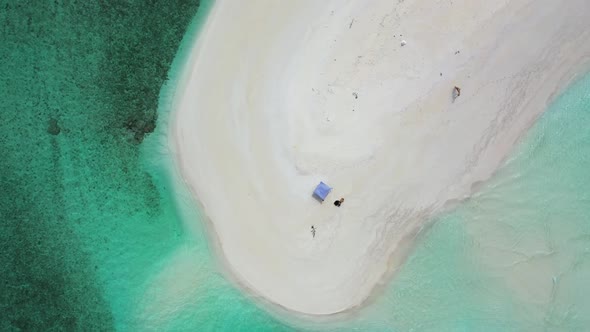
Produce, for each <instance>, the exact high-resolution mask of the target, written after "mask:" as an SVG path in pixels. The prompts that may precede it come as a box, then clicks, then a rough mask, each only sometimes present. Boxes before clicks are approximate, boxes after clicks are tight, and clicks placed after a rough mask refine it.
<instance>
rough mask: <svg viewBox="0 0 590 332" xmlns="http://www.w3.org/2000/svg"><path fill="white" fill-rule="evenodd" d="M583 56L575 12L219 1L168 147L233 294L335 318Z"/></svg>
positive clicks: (530, 119) (587, 5)
mask: <svg viewBox="0 0 590 332" xmlns="http://www.w3.org/2000/svg"><path fill="white" fill-rule="evenodd" d="M402 41H405V45H404V46H402ZM589 41H590V1H588V0H569V1H551V0H537V1H532V0H506V1H483V0H453V1H424V0H416V1H403V0H401V1H385V0H369V1H367V0H330V1H316V0H306V1H287V0H284V1H276V0H253V1H229V0H227V1H224V0H218V1H216V3H215V4H214V5H213V9H212V12H211V13H210V15H209V17H208V19H207V22H206V24H205V26H204V27H203V29H202V31H201V33H200V36H199V37H198V39H197V40H196V41H195V44H194V49H193V51H192V53H191V55H190V57H189V59H188V60H187V61H188V62H187V64H186V70H187V74H186V79H185V80H184V81H182V82H181V83H180V86H179V89H178V91H177V96H176V101H175V115H174V119H173V121H172V122H173V123H172V131H171V142H172V144H174V150H175V151H176V157H177V161H178V167H179V169H180V171H181V174H182V177H183V179H184V180H185V181H186V183H187V184H188V186H189V187H190V189H191V191H192V193H193V194H194V196H195V204H197V202H198V204H199V205H200V206H201V207H202V211H203V214H204V215H205V216H206V218H207V219H208V220H209V221H210V225H211V226H212V227H210V228H211V230H212V234H211V235H212V240H213V241H218V242H219V248H220V253H219V255H223V256H222V257H223V258H222V260H223V261H225V262H227V265H228V269H229V270H230V271H231V273H232V275H233V276H234V277H235V278H236V280H238V281H239V283H240V284H241V285H242V286H243V287H245V289H247V291H249V292H252V293H254V294H256V295H257V296H262V297H263V298H265V299H266V300H268V301H270V302H272V303H275V304H277V305H279V306H281V307H284V308H286V309H288V310H292V311H296V312H300V313H305V314H312V315H325V314H333V313H338V312H341V311H345V310H348V309H351V308H354V307H357V306H359V305H361V304H363V303H364V301H366V300H367V298H369V297H370V296H371V295H372V294H374V293H375V291H374V290H375V289H378V287H377V286H378V285H379V284H381V283H382V282H384V281H388V280H389V279H390V276H391V275H392V272H393V271H395V269H396V268H397V267H398V266H400V264H402V263H403V258H404V257H405V256H406V255H407V254H408V253H409V252H410V251H411V248H412V243H413V240H412V239H413V237H414V236H415V234H416V232H418V231H419V230H420V229H421V228H422V227H424V225H426V224H427V223H428V221H429V219H431V217H432V216H433V215H434V214H436V213H440V212H441V211H444V210H445V209H446V208H448V207H449V206H452V204H453V203H454V202H457V201H460V200H462V199H465V198H468V197H469V195H470V194H471V193H472V191H473V190H476V189H477V187H478V184H479V183H481V181H485V180H486V179H488V178H489V177H490V176H491V175H492V174H493V172H494V171H495V170H496V169H497V168H498V167H499V166H500V164H501V163H502V161H503V160H504V158H505V157H506V156H507V154H508V153H509V152H510V150H511V147H512V146H513V145H514V144H515V142H516V141H517V140H518V139H519V137H521V135H522V134H523V133H524V132H526V130H527V129H528V128H529V127H530V126H531V125H532V123H534V121H535V120H536V119H537V118H538V116H539V115H540V114H541V113H542V112H543V111H544V110H545V108H546V105H547V103H548V101H550V100H551V98H552V97H553V96H554V95H555V94H556V93H557V92H559V91H560V90H561V89H563V88H565V86H566V85H567V84H568V82H569V81H570V80H571V79H572V78H573V77H574V76H575V74H576V73H578V72H580V70H583V69H586V65H587V62H588V57H589V56H590V42H589ZM455 86H458V87H460V88H461V95H460V96H459V97H457V98H456V99H454V98H453V88H454V87H455ZM319 181H324V182H326V183H327V184H329V185H330V186H332V187H333V191H332V193H331V194H330V195H329V196H328V199H327V200H326V201H325V202H324V203H323V204H320V203H319V202H318V201H317V200H316V199H314V198H313V197H312V191H313V189H314V188H315V186H316V185H317V184H318V182H319ZM340 197H344V198H345V201H344V203H343V204H342V206H341V207H339V208H338V207H336V206H334V205H333V204H332V202H333V201H334V200H336V199H338V198H340ZM192 222H199V221H198V220H194V221H192ZM312 226H314V227H315V228H316V234H315V237H313V236H312V233H311V227H312ZM433 254H434V253H433ZM394 277H395V276H394Z"/></svg>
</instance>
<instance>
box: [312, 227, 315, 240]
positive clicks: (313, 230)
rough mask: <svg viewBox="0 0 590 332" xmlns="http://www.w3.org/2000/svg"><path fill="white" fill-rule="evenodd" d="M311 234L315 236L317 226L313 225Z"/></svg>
mask: <svg viewBox="0 0 590 332" xmlns="http://www.w3.org/2000/svg"><path fill="white" fill-rule="evenodd" d="M311 236H312V237H315V226H314V225H311Z"/></svg>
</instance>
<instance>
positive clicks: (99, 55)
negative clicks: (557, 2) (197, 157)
mask: <svg viewBox="0 0 590 332" xmlns="http://www.w3.org/2000/svg"><path fill="white" fill-rule="evenodd" d="M210 4H211V2H203V3H202V4H201V5H200V6H199V2H198V1H182V0H176V1H167V2H164V1H147V2H145V1H143V2H139V1H137V2H119V1H101V2H96V3H93V2H84V1H79V2H76V1H72V2H60V1H56V2H39V1H37V2H26V1H25V2H23V1H1V0H0V8H3V10H0V22H2V24H1V25H0V29H1V30H0V40H2V44H1V45H0V60H1V61H0V69H1V72H2V75H0V96H1V98H0V110H1V112H2V113H1V114H2V115H3V121H0V152H2V158H0V188H2V195H1V196H0V220H1V221H2V222H1V223H0V237H1V242H0V243H1V244H0V246H1V247H0V249H1V250H0V263H1V264H0V283H1V285H2V291H0V330H1V331H12V330H14V331H18V330H25V331H28V330H68V331H69V330H84V331H88V330H104V331H113V330H119V331H129V330H134V331H136V330H142V331H145V330H168V331H185V330H189V331H291V330H297V331H301V330H334V331H474V330H476V331H539V330H564V331H579V330H585V329H588V327H589V326H590V319H589V317H590V316H588V315H587V313H590V300H589V299H588V298H589V297H588V295H590V286H589V285H588V281H589V280H590V220H589V219H590V217H589V216H590V195H589V194H587V192H586V190H585V189H586V188H587V187H588V186H589V185H590V175H588V171H587V170H588V168H589V167H588V166H590V131H588V130H586V128H587V127H588V126H590V112H589V110H590V76H588V77H585V78H583V79H582V80H580V81H578V82H577V83H576V84H574V85H573V86H572V87H571V88H570V89H568V90H567V91H566V92H565V93H564V94H563V95H562V96H561V97H560V98H558V100H556V101H555V102H554V103H553V105H552V106H551V108H550V110H549V111H547V112H546V113H545V114H544V115H543V116H542V117H541V119H540V120H539V122H538V123H537V124H536V125H535V126H534V127H533V128H532V129H531V130H530V131H529V133H527V135H526V137H524V138H523V140H522V142H521V143H520V144H519V145H518V146H517V147H516V148H515V151H514V153H513V154H512V156H511V158H510V159H509V160H507V162H506V164H505V165H504V167H502V169H501V170H500V171H499V172H498V173H497V174H496V175H495V176H494V177H493V178H492V179H491V180H490V181H489V182H488V183H487V184H486V185H485V186H484V187H483V188H482V189H481V191H480V192H478V193H477V194H475V195H474V196H473V197H472V198H471V199H470V200H468V201H466V202H464V203H463V204H462V205H460V206H459V207H458V208H456V209H455V210H453V211H451V212H449V213H447V214H445V215H443V216H441V217H440V218H438V220H436V221H435V222H434V223H433V226H432V227H430V228H429V229H428V230H427V231H425V232H424V233H422V234H420V237H419V239H418V242H417V244H416V249H415V251H414V252H413V253H412V255H411V256H410V257H409V259H408V261H407V262H406V264H404V265H403V267H402V268H401V269H400V271H399V272H398V273H397V274H396V277H395V278H394V279H393V280H392V281H391V282H390V283H389V284H388V285H387V287H386V289H385V291H384V293H383V294H382V295H380V296H378V297H377V298H376V299H375V300H374V302H373V303H371V305H369V306H367V307H366V308H364V309H362V310H361V311H360V312H358V313H356V314H355V315H353V316H352V317H351V318H350V319H348V320H346V321H341V322H325V323H317V324H310V323H308V322H305V321H293V320H288V323H287V320H283V319H281V318H280V317H277V316H274V315H270V314H268V313H267V312H266V311H265V310H264V309H263V308H261V307H260V306H259V305H258V304H257V303H258V302H257V301H254V300H253V299H251V298H250V297H249V296H247V295H244V294H242V293H241V292H240V291H239V290H237V289H236V288H235V287H234V285H233V284H232V283H231V282H229V281H228V280H226V278H224V276H223V273H222V272H221V268H220V266H219V264H218V263H217V260H216V258H215V257H214V255H213V254H212V249H211V248H210V247H209V243H208V240H207V236H206V235H205V230H204V226H203V225H201V224H200V222H199V216H198V211H197V210H196V209H195V208H194V204H192V201H191V198H190V196H189V195H188V193H187V191H186V188H184V187H183V186H182V185H180V184H179V181H178V178H177V174H176V173H175V168H174V165H173V164H172V162H171V161H172V157H173V156H172V155H171V152H170V150H169V149H168V145H167V144H168V143H167V137H166V135H167V131H168V123H169V120H170V119H169V118H170V105H171V99H172V93H173V92H174V82H175V81H174V79H175V78H176V77H178V76H179V74H180V72H181V70H182V64H183V62H184V60H185V58H186V55H187V52H188V50H189V48H190V46H191V43H192V41H193V38H194V36H195V34H196V33H197V31H198V29H199V27H200V24H201V23H202V21H203V18H204V17H205V16H206V14H207V11H208V7H209V6H210ZM197 9H198V11H197ZM195 13H197V15H196V16H195ZM183 36H184V39H182V38H183ZM173 60H174V61H173ZM167 78H171V79H172V80H171V81H166V79H167Z"/></svg>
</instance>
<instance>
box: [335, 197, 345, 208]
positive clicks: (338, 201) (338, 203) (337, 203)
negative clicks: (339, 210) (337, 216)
mask: <svg viewBox="0 0 590 332" xmlns="http://www.w3.org/2000/svg"><path fill="white" fill-rule="evenodd" d="M343 202H344V198H340V199H339V200H337V201H334V205H336V206H337V207H340V205H342V203H343Z"/></svg>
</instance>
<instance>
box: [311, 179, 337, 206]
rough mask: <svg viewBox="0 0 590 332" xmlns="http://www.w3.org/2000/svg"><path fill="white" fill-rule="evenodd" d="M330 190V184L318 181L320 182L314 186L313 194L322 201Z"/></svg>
mask: <svg viewBox="0 0 590 332" xmlns="http://www.w3.org/2000/svg"><path fill="white" fill-rule="evenodd" d="M330 191H332V188H330V186H328V185H327V184H325V183H323V182H320V184H318V185H317V187H315V190H314V191H313V195H314V196H316V197H317V198H319V199H320V200H322V202H323V201H324V200H325V199H326V197H327V196H328V194H329V193H330Z"/></svg>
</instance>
